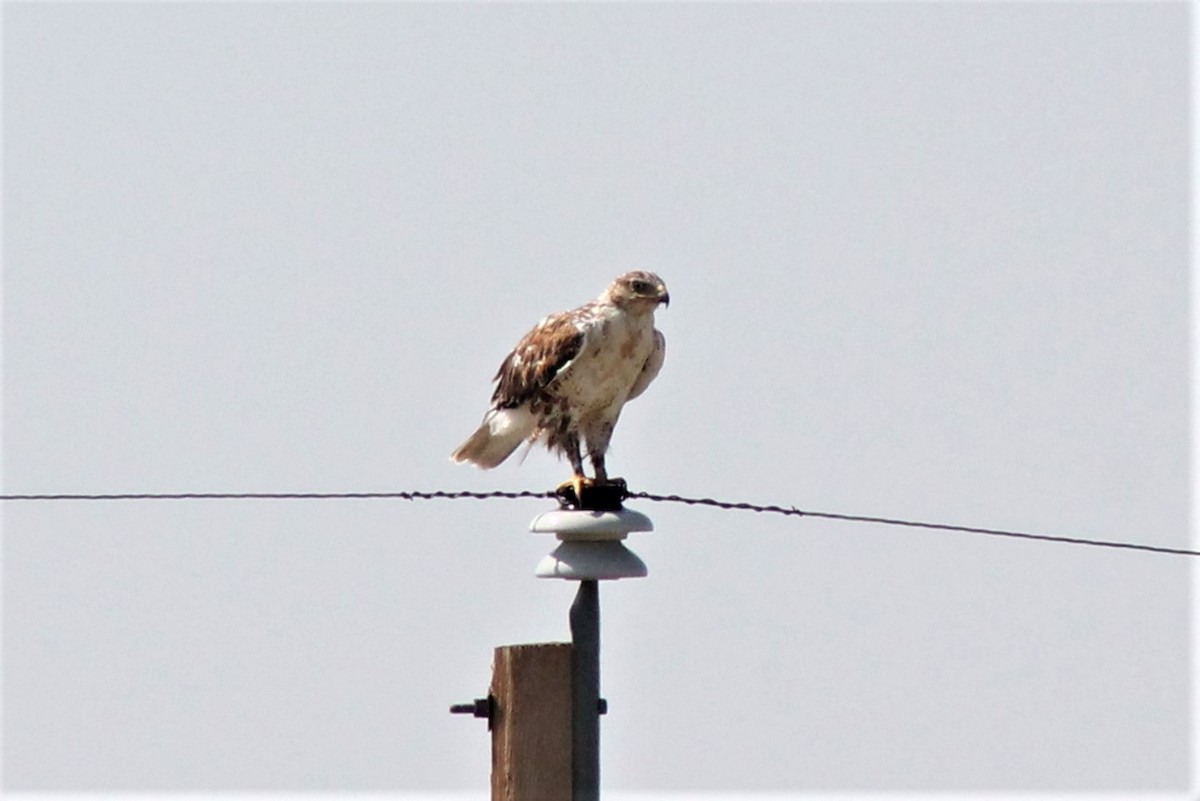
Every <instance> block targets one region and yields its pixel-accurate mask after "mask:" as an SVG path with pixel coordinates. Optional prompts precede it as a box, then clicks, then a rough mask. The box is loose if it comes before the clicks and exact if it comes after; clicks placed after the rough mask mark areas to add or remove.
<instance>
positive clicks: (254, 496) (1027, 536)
mask: <svg viewBox="0 0 1200 801" xmlns="http://www.w3.org/2000/svg"><path fill="white" fill-rule="evenodd" d="M556 495H557V493H556V492H554V491H540V492H539V491H536V490H515V491H509V490H488V491H482V492H480V491H474V490H431V491H422V490H404V491H395V492H163V493H159V492H128V493H107V494H82V493H57V494H14V495H0V501H214V500H219V501H242V500H253V501H260V500H270V501H278V500H282V501H293V500H364V499H382V500H405V501H423V500H463V499H473V500H489V499H493V498H504V499H520V498H554V497H556ZM624 498H626V499H629V498H635V499H641V500H646V501H651V502H654V503H679V504H685V505H688V506H708V507H713V508H717V509H724V510H730V511H747V512H758V513H765V514H779V515H789V516H794V517H813V518H819V519H824V520H839V521H843V522H851V523H873V524H877V525H884V526H899V527H905V528H917V529H926V530H934V531H952V532H957V533H961V534H979V535H984V536H991V537H1011V538H1016V539H1024V540H1039V541H1043V542H1059V543H1065V544H1069V545H1090V546H1094V547H1100V548H1119V549H1124V550H1130V551H1144V552H1149V553H1160V554H1172V555H1175V556H1200V551H1194V550H1189V549H1187V548H1171V547H1167V546H1163V545H1148V544H1145V543H1136V542H1119V541H1116V540H1097V539H1088V538H1084V537H1067V536H1061V535H1057V534H1040V533H1035V532H1030V531H1014V530H1010V529H998V528H984V527H980V526H962V525H955V524H951V523H931V522H927V521H920V520H905V519H901V518H895V517H876V516H871V515H856V514H842V513H839V512H817V511H812V510H806V509H799V508H797V507H795V506H780V505H777V504H755V503H746V502H744V501H721V500H717V499H714V498H692V497H687V496H683V495H659V494H656V493H652V492H625V493H624Z"/></svg>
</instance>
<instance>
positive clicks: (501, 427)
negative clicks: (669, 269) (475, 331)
mask: <svg viewBox="0 0 1200 801" xmlns="http://www.w3.org/2000/svg"><path fill="white" fill-rule="evenodd" d="M669 302H670V295H668V293H667V287H666V284H664V283H663V281H662V279H661V278H659V277H658V276H657V275H655V274H654V273H650V272H643V271H638V272H631V273H626V274H625V275H622V276H621V277H620V278H618V279H617V280H615V281H613V283H612V284H611V285H609V287H608V289H606V290H604V292H603V293H602V294H601V295H600V297H598V298H597V299H596V300H594V301H592V302H591V303H587V304H584V305H583V306H580V307H579V308H578V309H574V310H573V311H569V312H561V313H559V314H552V315H550V316H549V317H546V318H545V319H543V320H542V321H541V322H540V323H538V324H537V325H536V326H534V327H533V329H532V330H531V331H530V332H529V333H527V334H526V335H525V336H524V337H522V338H521V341H520V342H518V343H517V345H516V347H515V348H513V350H512V352H511V353H509V354H508V356H507V357H506V358H505V359H504V361H503V362H502V363H501V365H500V369H499V370H498V371H497V372H496V377H495V379H494V381H495V382H496V390H495V392H494V393H493V394H492V408H491V409H489V410H488V412H487V414H485V415H484V417H483V424H482V425H480V426H479V428H478V429H477V430H476V431H475V433H474V434H472V435H471V437H470V438H469V439H468V440H467V441H466V442H464V443H463V444H462V445H461V446H460V447H459V448H458V450H456V451H455V452H454V453H453V454H452V455H451V458H452V459H453V460H454V461H456V462H472V463H474V464H477V465H479V466H480V467H495V466H496V465H498V464H500V463H501V462H503V461H504V460H505V459H507V458H508V457H509V456H510V455H511V454H512V452H513V451H515V450H516V449H517V447H518V446H519V445H520V444H521V443H522V442H524V441H526V440H528V441H530V442H536V441H541V442H543V443H544V444H545V445H546V447H548V448H549V449H550V450H551V451H556V452H560V453H565V454H566V456H567V458H568V459H569V460H570V462H571V467H572V469H573V470H574V472H575V476H576V478H577V479H581V478H582V477H583V476H584V472H583V457H582V452H581V449H582V447H583V446H584V445H585V444H586V448H587V454H588V457H589V459H590V460H591V462H592V466H593V467H594V469H595V478H596V481H597V482H598V483H601V484H602V483H605V482H606V481H607V480H608V473H607V471H606V470H605V464H604V456H605V453H606V452H607V451H608V443H609V440H610V438H611V437H612V432H613V427H614V426H615V425H616V423H617V419H618V418H619V417H620V415H621V408H622V407H623V406H624V405H625V403H626V401H629V400H632V399H633V398H636V397H637V396H638V395H641V394H642V392H644V391H645V390H646V387H647V386H649V384H650V382H651V381H653V380H654V377H655V376H657V375H658V371H659V370H660V369H661V368H662V363H663V357H664V355H665V354H666V340H665V339H664V338H663V335H662V333H661V332H660V331H658V330H657V329H655V327H654V310H655V309H656V308H658V306H659V304H662V305H664V306H666V305H667V304H668V303H669Z"/></svg>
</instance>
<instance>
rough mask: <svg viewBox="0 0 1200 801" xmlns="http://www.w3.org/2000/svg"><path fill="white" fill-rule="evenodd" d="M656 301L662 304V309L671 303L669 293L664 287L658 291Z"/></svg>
mask: <svg viewBox="0 0 1200 801" xmlns="http://www.w3.org/2000/svg"><path fill="white" fill-rule="evenodd" d="M658 302H659V303H661V304H662V305H663V308H664V309H665V308H666V307H668V306H670V305H671V293H670V292H668V291H667V289H666V287H663V288H662V289H660V290H659V291H658Z"/></svg>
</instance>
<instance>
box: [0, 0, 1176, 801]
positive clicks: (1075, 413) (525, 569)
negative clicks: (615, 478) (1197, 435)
mask: <svg viewBox="0 0 1200 801" xmlns="http://www.w3.org/2000/svg"><path fill="white" fill-rule="evenodd" d="M3 25H4V29H3V79H4V82H3V90H4V95H3V104H4V108H3V112H4V114H3V136H4V152H3V192H4V210H3V227H4V232H3V234H4V241H3V258H4V275H3V290H4V292H3V296H4V304H3V312H4V395H3V455H4V464H3V468H4V489H5V491H6V492H8V493H18V492H90V493H101V492H206V491H262V492H269V491H372V490H378V491H387V490H404V489H480V490H482V489H494V488H495V489H536V490H541V489H547V488H550V487H553V486H554V485H555V484H557V483H558V482H559V481H561V480H563V479H564V478H566V477H567V476H568V475H569V468H568V467H567V465H566V464H565V463H563V462H559V461H557V460H556V459H554V458H553V457H551V456H549V455H547V454H545V453H544V452H542V451H538V450H535V451H534V452H532V453H531V454H530V455H529V457H528V458H527V459H526V460H525V462H524V464H523V465H518V464H516V463H515V460H514V463H513V464H505V465H503V466H501V467H500V468H499V469H497V470H495V471H492V472H487V473H485V472H481V471H478V470H476V469H474V468H472V467H467V466H462V465H455V464H451V463H450V462H449V460H448V458H447V457H448V455H449V453H450V451H451V450H452V449H453V448H454V447H455V446H456V445H457V444H458V443H459V442H460V441H461V440H462V439H463V438H465V437H466V436H467V435H468V434H469V433H470V432H471V431H472V430H473V428H474V427H475V426H476V425H477V424H478V422H479V418H480V416H481V415H482V414H483V412H484V410H485V409H486V407H487V401H488V397H489V395H490V391H491V388H490V385H489V383H488V382H489V379H490V377H491V375H492V374H493V373H494V371H495V369H496V366H497V365H498V364H499V362H500V360H501V359H502V358H503V357H504V355H505V354H506V353H507V351H508V349H509V348H510V347H511V346H512V344H513V343H514V342H515V341H516V339H517V338H518V337H519V336H520V335H521V334H523V333H524V332H525V330H527V329H528V327H529V326H531V325H532V324H533V323H534V322H536V321H537V320H538V319H539V318H540V317H541V316H543V315H544V314H546V313H548V312H551V311H557V310H561V309H565V308H570V307H572V306H575V305H578V304H580V303H583V302H585V301H587V300H589V299H591V298H593V297H594V296H595V295H597V294H598V293H599V292H600V291H601V290H602V289H603V288H604V286H605V285H606V284H607V283H608V282H609V281H610V280H611V278H612V277H614V276H615V275H617V274H619V273H621V272H624V271H626V270H629V269H635V268H643V269H652V270H654V271H656V272H658V273H659V274H660V275H662V276H663V277H664V278H665V280H666V281H667V283H668V285H669V287H670V291H671V298H672V303H671V307H670V309H669V310H666V311H662V312H660V313H659V314H658V324H659V327H660V329H661V330H663V332H664V333H665V334H666V337H667V341H668V355H667V361H666V365H665V367H664V369H663V371H662V373H661V375H660V376H659V378H658V380H657V381H656V382H655V383H654V384H653V385H652V386H651V388H650V389H649V390H648V391H647V393H646V394H645V395H644V396H643V397H642V398H639V399H638V400H637V401H635V402H634V403H633V404H631V405H630V406H629V407H628V408H627V409H626V412H625V414H624V416H623V417H622V420H621V424H620V425H619V426H618V428H617V431H616V434H615V437H614V440H613V449H612V452H611V454H610V458H609V469H610V472H611V473H613V474H614V475H621V476H624V477H625V478H626V479H627V480H628V481H629V483H630V485H631V487H632V488H634V489H641V490H648V491H654V492H663V493H681V494H686V495H711V496H715V497H720V498H727V499H732V500H753V501H760V502H766V503H779V504H782V505H788V506H790V505H795V506H798V507H800V508H807V509H813V510H821V511H833V512H845V513H853V514H864V515H885V516H896V517H907V518H914V519H919V520H934V521H944V522H956V523H965V524H973V525H980V526H989V527H1000V528H1017V529H1023V530H1031V531H1039V532H1047V533H1055V534H1062V535H1070V536H1079V537H1088V538H1095V539H1110V540H1122V541H1136V542H1144V543H1152V544H1160V545H1169V546H1186V545H1187V544H1188V542H1189V535H1188V502H1189V497H1188V495H1189V493H1188V490H1189V484H1188V479H1187V471H1188V430H1189V429H1188V218H1187V212H1188V167H1189V161H1188V122H1189V120H1188V108H1189V97H1188V69H1189V62H1188V50H1187V44H1188V43H1187V33H1188V26H1189V19H1188V7H1187V5H1186V4H1184V3H1132V4H1108V3H1106V4H1076V3H1048V4H1033V3H1021V4H983V3H979V4H976V3H972V4H950V3H943V4H910V3H889V4H832V5H829V4H773V5H757V6H748V5H717V4H712V5H707V4H706V5H692V4H682V5H626V4H622V5H574V4H571V5H551V4H547V5H531V6H517V5H504V6H482V5H404V4H387V3H374V4H364V5H342V4H314V5H299V4H291V3H273V4H261V5H250V4H219V5H218V4H214V5H195V4H189V5H183V4H151V3H141V4H126V5H107V4H86V5H79V4H40V3H39V4H6V5H5V7H4V19H3ZM549 506H550V505H549V504H548V503H547V502H543V501H538V500H523V501H491V502H478V501H461V502H447V501H429V502H412V503H409V502H403V501H274V502H266V501H240V502H213V501H208V502H198V501H197V502H111V503H53V504H50V503H42V504H32V503H30V504H17V503H8V504H6V505H5V506H4V540H3V549H4V550H3V603H4V607H3V661H4V671H3V706H4V709H3V712H4V717H3V724H4V726H3V771H4V782H5V785H6V787H7V788H8V789H10V790H59V791H61V790H72V791H73V790H81V791H111V790H154V791H175V790H201V791H244V790H276V791H295V790H330V791H348V790H374V791H397V792H402V791H403V792H408V791H429V790H479V791H481V792H482V791H483V790H484V789H485V788H486V787H487V774H488V764H489V746H488V739H487V734H486V732H485V730H484V727H483V725H482V724H480V723H479V722H477V721H472V720H467V719H463V718H459V717H451V716H450V715H449V714H447V712H446V710H447V706H448V705H449V704H450V703H453V702H459V701H465V700H469V699H471V698H474V697H476V696H478V695H481V694H483V693H484V692H485V690H486V687H487V684H488V681H489V673H490V660H491V649H492V648H493V647H494V646H496V645H501V644H506V643H515V642H539V641H552V640H561V639H565V638H566V637H567V636H568V632H567V617H566V615H567V609H568V606H569V604H570V601H571V597H572V594H573V592H574V590H575V587H574V585H573V584H571V583H568V582H563V581H553V580H539V579H535V578H534V577H533V568H534V566H535V565H536V563H537V561H538V560H539V559H540V558H541V556H542V555H543V554H545V553H546V552H547V551H549V550H550V549H551V548H552V547H553V541H552V540H550V539H548V538H546V537H538V536H534V535H532V534H529V533H527V528H528V523H529V520H530V519H531V518H532V517H534V516H535V515H536V514H538V513H540V512H542V511H544V510H546V509H547V508H549ZM631 506H632V507H634V508H637V509H638V510H639V511H642V512H645V513H646V514H648V515H650V516H651V517H652V518H653V520H654V521H655V524H656V531H655V532H654V533H651V534H641V535H634V537H632V538H631V539H630V543H629V544H630V545H631V547H632V548H633V549H634V550H635V551H636V552H637V553H639V554H640V555H641V556H642V558H643V559H645V561H646V562H647V564H648V566H649V570H650V575H649V576H648V577H647V578H645V579H637V580H630V581H622V582H617V583H612V584H605V585H604V586H602V588H601V602H602V615H603V641H602V648H603V679H602V681H603V689H602V692H603V694H604V695H605V696H606V697H607V698H608V699H609V703H610V713H609V715H608V716H607V717H605V718H604V721H603V735H602V737H603V768H602V769H603V775H604V781H605V786H606V788H609V789H615V790H622V789H624V790H651V791H654V790H659V791H699V790H723V791H745V790H763V791H766V790H772V791H796V792H800V791H839V790H858V791H880V792H894V791H926V792H959V793H969V792H976V791H1007V792H1020V791H1059V792H1062V791H1082V792H1089V793H1091V792H1101V791H1118V792H1121V791H1129V792H1142V791H1146V792H1183V791H1185V790H1187V787H1188V781H1189V770H1188V756H1189V751H1188V745H1189V703H1190V702H1189V698H1190V694H1189V692H1190V687H1189V650H1188V643H1189V641H1188V634H1189V614H1188V613H1189V600H1188V578H1189V569H1190V566H1189V563H1188V561H1187V560H1186V559H1185V558H1182V557H1171V556H1164V555H1156V554H1144V553H1135V552H1129V551H1119V550H1107V549H1097V548H1087V547H1078V546H1068V545H1056V544H1048V543H1031V542H1022V541H1015V540H1003V539H995V538H985V537H978V536H970V535H959V534H950V533H946V532H932V531H921V530H916V529H894V528H885V527H879V526H872V525H863V524H850V523H844V522H834V521H822V520H817V519H797V518H782V517H767V516H756V515H752V514H748V513H737V512H721V511H718V510H713V509H704V508H691V507H682V506H672V505H663V504H651V503H647V502H639V503H631Z"/></svg>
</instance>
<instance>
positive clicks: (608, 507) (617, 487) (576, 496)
mask: <svg viewBox="0 0 1200 801" xmlns="http://www.w3.org/2000/svg"><path fill="white" fill-rule="evenodd" d="M554 494H555V495H557V496H558V498H559V500H560V501H561V502H562V505H563V506H569V507H571V508H573V509H578V510H581V511H588V512H616V511H619V510H620V509H621V508H622V506H621V502H622V501H623V500H625V497H626V495H627V494H628V489H627V488H626V486H625V479H623V478H615V479H606V480H605V481H604V482H599V481H595V480H593V479H590V478H588V477H587V476H575V477H573V478H572V479H571V480H569V481H564V482H563V483H561V484H559V485H558V487H557V488H556V489H555V490H554Z"/></svg>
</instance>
